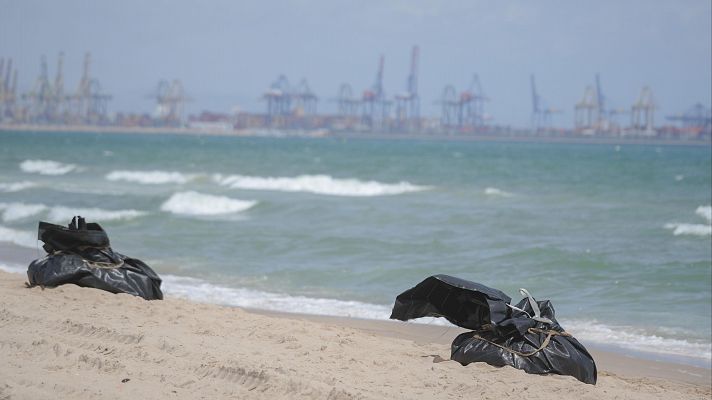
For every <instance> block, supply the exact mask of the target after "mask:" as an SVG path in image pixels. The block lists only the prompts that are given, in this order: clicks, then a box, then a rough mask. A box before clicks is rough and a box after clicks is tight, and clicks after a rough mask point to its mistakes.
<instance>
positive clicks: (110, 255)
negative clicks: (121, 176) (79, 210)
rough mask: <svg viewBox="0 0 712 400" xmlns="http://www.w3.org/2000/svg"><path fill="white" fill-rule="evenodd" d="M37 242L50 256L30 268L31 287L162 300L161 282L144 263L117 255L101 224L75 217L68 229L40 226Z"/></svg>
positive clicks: (52, 225) (28, 273)
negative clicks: (70, 286)
mask: <svg viewBox="0 0 712 400" xmlns="http://www.w3.org/2000/svg"><path fill="white" fill-rule="evenodd" d="M37 238H38V239H39V240H41V241H42V242H44V245H43V246H42V247H43V248H44V250H45V251H46V252H47V255H46V256H45V257H43V258H40V259H37V260H34V261H33V262H32V263H31V264H30V265H29V267H28V268H27V277H28V279H29V281H30V282H29V283H30V286H43V287H45V286H46V287H55V286H59V285H64V284H67V283H73V284H75V285H78V286H84V287H93V288H97V289H102V290H106V291H109V292H112V293H128V294H132V295H134V296H140V297H143V298H144V299H146V300H161V299H163V292H161V278H160V277H159V276H158V274H156V272H154V271H153V270H152V269H151V267H149V266H148V265H146V264H145V263H144V262H143V261H141V260H139V259H136V258H131V257H127V256H125V255H123V254H120V253H117V252H115V251H114V250H112V248H111V247H110V243H109V237H108V235H107V234H106V232H105V231H104V229H102V227H101V226H100V225H99V224H97V223H87V222H86V221H85V220H84V218H82V217H74V218H73V219H72V222H71V223H70V224H69V225H68V226H67V227H64V226H61V225H54V224H50V223H48V222H40V223H39V227H38V230H37Z"/></svg>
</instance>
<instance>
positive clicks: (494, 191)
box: [485, 187, 512, 197]
mask: <svg viewBox="0 0 712 400" xmlns="http://www.w3.org/2000/svg"><path fill="white" fill-rule="evenodd" d="M485 194H486V195H487V196H499V197H512V193H509V192H505V191H504V190H501V189H497V188H494V187H488V188H486V189H485Z"/></svg>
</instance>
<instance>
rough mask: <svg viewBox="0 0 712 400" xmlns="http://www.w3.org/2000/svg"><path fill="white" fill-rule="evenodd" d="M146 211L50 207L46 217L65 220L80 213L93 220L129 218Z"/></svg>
mask: <svg viewBox="0 0 712 400" xmlns="http://www.w3.org/2000/svg"><path fill="white" fill-rule="evenodd" d="M146 214H148V213H146V212H144V211H137V210H103V209H101V208H74V207H62V206H59V207H52V208H50V210H49V213H47V219H49V220H50V221H53V222H67V221H69V220H71V219H72V217H74V216H76V215H81V216H82V217H84V218H86V219H87V220H91V221H93V222H104V221H116V220H129V219H134V218H137V217H141V216H143V215H146Z"/></svg>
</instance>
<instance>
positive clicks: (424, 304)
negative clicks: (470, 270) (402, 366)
mask: <svg viewBox="0 0 712 400" xmlns="http://www.w3.org/2000/svg"><path fill="white" fill-rule="evenodd" d="M520 292H521V294H522V295H523V296H524V298H523V299H522V300H521V301H520V302H519V303H517V304H516V305H512V304H511V298H510V297H509V296H507V295H506V294H504V293H503V292H501V291H499V290H497V289H492V288H489V287H487V286H485V285H482V284H480V283H475V282H470V281H467V280H464V279H460V278H456V277H452V276H449V275H433V276H431V277H428V278H426V279H425V280H423V281H422V282H420V283H419V284H418V285H416V286H415V287H413V288H411V289H408V290H406V291H405V292H403V293H401V294H400V295H398V297H396V301H395V304H394V305H393V311H392V313H391V319H398V320H401V321H407V320H410V319H415V318H421V317H443V318H445V319H447V320H448V321H450V322H451V323H453V324H455V325H457V326H459V327H462V328H466V329H471V330H472V331H471V332H466V333H462V334H460V335H458V336H457V337H456V338H455V339H454V340H453V342H452V346H451V355H450V359H452V360H454V361H457V362H459V363H460V364H462V365H467V364H469V363H473V362H485V363H487V364H490V365H494V366H498V367H501V366H505V365H510V366H512V367H515V368H519V369H522V370H524V371H525V372H528V373H531V374H550V373H553V374H559V375H570V376H573V377H574V378H576V379H578V380H580V381H581V382H584V383H589V384H595V383H596V379H597V370H596V363H595V362H594V360H593V357H591V355H590V354H589V353H588V351H587V350H586V348H585V347H584V346H583V345H582V344H581V343H579V342H578V340H576V338H574V337H573V336H571V334H569V333H568V332H566V331H565V330H564V328H562V327H561V325H559V323H558V322H557V321H556V318H555V315H554V314H555V312H554V307H553V305H552V304H551V302H550V301H549V300H543V301H536V300H535V299H534V297H533V296H531V294H529V292H528V291H527V290H526V289H520Z"/></svg>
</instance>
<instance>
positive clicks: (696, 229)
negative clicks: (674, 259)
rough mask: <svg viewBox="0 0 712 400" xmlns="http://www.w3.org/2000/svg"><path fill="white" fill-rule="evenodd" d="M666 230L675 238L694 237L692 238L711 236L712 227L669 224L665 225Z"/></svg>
mask: <svg viewBox="0 0 712 400" xmlns="http://www.w3.org/2000/svg"><path fill="white" fill-rule="evenodd" d="M665 228H666V229H671V230H672V234H673V235H675V236H680V235H694V236H710V235H712V226H710V225H703V224H681V223H677V222H674V223H670V224H665Z"/></svg>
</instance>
